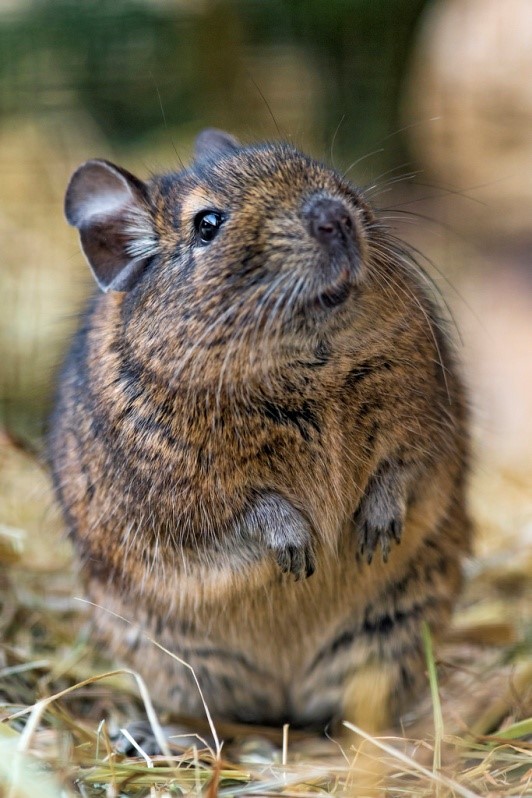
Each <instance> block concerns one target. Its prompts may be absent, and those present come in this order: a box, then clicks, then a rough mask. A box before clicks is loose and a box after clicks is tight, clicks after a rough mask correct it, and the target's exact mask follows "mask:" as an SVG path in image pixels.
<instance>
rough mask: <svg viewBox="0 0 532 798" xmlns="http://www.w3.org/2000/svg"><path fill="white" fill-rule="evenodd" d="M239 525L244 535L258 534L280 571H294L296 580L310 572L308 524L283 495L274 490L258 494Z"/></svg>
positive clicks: (311, 566)
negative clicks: (245, 533) (241, 526)
mask: <svg viewBox="0 0 532 798" xmlns="http://www.w3.org/2000/svg"><path fill="white" fill-rule="evenodd" d="M243 528H244V529H246V530H247V534H251V535H253V536H256V537H258V538H259V539H260V540H261V541H262V544H263V545H264V546H266V548H267V549H269V550H270V551H271V552H272V553H273V555H274V557H275V559H276V561H277V563H278V564H279V567H280V568H281V570H282V571H283V572H284V573H290V574H294V576H295V578H296V581H297V580H299V579H301V578H303V577H305V578H306V577H309V576H312V574H313V573H314V569H315V557H314V550H313V546H312V529H311V526H310V524H309V522H308V521H307V519H306V518H305V516H304V515H303V513H301V512H300V511H299V510H298V509H296V508H295V507H294V505H293V504H291V502H289V501H288V500H287V499H285V498H284V497H283V496H280V495H279V494H277V493H266V494H263V495H261V496H258V497H257V498H256V500H255V502H254V503H253V505H252V506H251V507H250V508H249V510H248V512H247V514H246V516H245V518H244V523H243Z"/></svg>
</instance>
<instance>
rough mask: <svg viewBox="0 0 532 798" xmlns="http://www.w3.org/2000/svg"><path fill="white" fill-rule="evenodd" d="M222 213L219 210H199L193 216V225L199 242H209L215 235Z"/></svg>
mask: <svg viewBox="0 0 532 798" xmlns="http://www.w3.org/2000/svg"><path fill="white" fill-rule="evenodd" d="M223 221H224V217H223V215H222V214H221V213H220V212H219V211H201V213H197V214H196V216H195V218H194V227H195V229H196V233H197V236H198V239H199V241H200V243H201V244H210V243H211V241H212V240H213V238H215V237H216V235H217V233H218V231H219V229H220V227H221V226H222V223H223Z"/></svg>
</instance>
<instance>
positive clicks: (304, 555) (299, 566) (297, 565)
mask: <svg viewBox="0 0 532 798" xmlns="http://www.w3.org/2000/svg"><path fill="white" fill-rule="evenodd" d="M272 550H273V553H274V556H275V559H276V560H277V563H278V564H279V567H280V569H281V571H282V572H283V573H285V574H293V575H294V576H295V579H296V582H297V581H299V580H300V579H301V578H304V579H306V578H307V577H309V576H312V574H313V573H314V571H315V568H316V561H315V558H314V552H313V551H312V548H311V546H310V543H309V544H308V545H306V546H291V545H289V544H287V545H286V546H281V547H279V548H273V549H272Z"/></svg>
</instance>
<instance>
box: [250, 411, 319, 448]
mask: <svg viewBox="0 0 532 798" xmlns="http://www.w3.org/2000/svg"><path fill="white" fill-rule="evenodd" d="M259 410H261V411H262V412H263V413H264V415H265V416H266V418H269V419H270V421H273V422H275V423H276V424H281V425H283V426H292V427H295V428H296V429H297V430H298V431H299V433H300V435H301V437H302V438H303V440H304V441H306V442H307V443H308V442H309V441H310V440H311V439H312V430H314V431H315V432H317V433H318V435H319V433H320V432H321V428H320V424H319V421H318V416H317V413H316V412H315V410H314V408H313V407H312V405H311V404H310V402H303V404H302V405H300V406H299V407H288V406H286V405H279V404H275V403H274V402H268V401H266V402H263V403H262V404H261V405H260V407H259Z"/></svg>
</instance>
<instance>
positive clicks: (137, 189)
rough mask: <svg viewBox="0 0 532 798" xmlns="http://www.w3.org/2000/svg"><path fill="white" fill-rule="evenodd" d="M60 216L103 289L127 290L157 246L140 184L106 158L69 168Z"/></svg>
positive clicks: (142, 186)
mask: <svg viewBox="0 0 532 798" xmlns="http://www.w3.org/2000/svg"><path fill="white" fill-rule="evenodd" d="M65 216H66V218H67V220H68V222H69V224H71V225H73V226H74V227H77V228H78V230H79V235H80V239H81V247H82V249H83V252H84V254H85V257H86V258H87V260H88V262H89V265H90V267H91V269H92V272H93V274H94V277H95V278H96V282H97V283H98V285H99V286H100V288H101V289H102V290H103V291H110V290H111V291H127V290H128V289H129V288H131V287H132V286H133V285H134V283H135V282H136V281H137V279H138V277H139V276H140V275H141V273H142V271H143V269H144V267H145V265H146V262H147V261H148V259H149V258H150V257H152V256H153V255H154V254H155V253H156V251H157V241H156V237H155V234H154V230H153V226H152V223H151V217H150V213H149V206H148V200H147V190H146V186H145V185H144V183H142V182H141V181H140V180H138V179H137V178H136V177H135V176H134V175H132V174H130V173H129V172H127V171H126V170H125V169H121V168H119V167H118V166H114V164H112V163H109V162H108V161H99V160H93V161H87V162H86V163H84V164H82V166H80V167H79V169H77V170H76V171H75V172H74V174H73V175H72V177H71V179H70V183H69V184H68V188H67V192H66V196H65Z"/></svg>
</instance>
